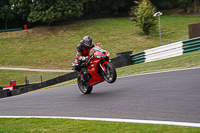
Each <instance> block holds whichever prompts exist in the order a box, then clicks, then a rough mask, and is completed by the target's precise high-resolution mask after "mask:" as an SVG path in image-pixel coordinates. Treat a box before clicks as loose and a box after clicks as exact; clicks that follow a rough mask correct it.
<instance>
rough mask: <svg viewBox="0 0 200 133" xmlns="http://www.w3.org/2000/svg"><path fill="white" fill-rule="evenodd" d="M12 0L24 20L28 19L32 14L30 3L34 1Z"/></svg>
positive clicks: (19, 15) (16, 10)
mask: <svg viewBox="0 0 200 133" xmlns="http://www.w3.org/2000/svg"><path fill="white" fill-rule="evenodd" d="M10 2H11V4H12V5H13V10H14V12H15V13H16V14H17V15H18V17H20V18H22V20H27V17H28V15H29V14H30V8H29V5H30V4H31V3H32V0H10Z"/></svg>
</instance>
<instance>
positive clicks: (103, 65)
mask: <svg viewBox="0 0 200 133" xmlns="http://www.w3.org/2000/svg"><path fill="white" fill-rule="evenodd" d="M108 62H109V61H105V62H104V63H103V64H101V63H100V62H99V66H100V67H101V69H102V71H103V72H104V73H105V74H107V71H106V68H105V64H106V63H108Z"/></svg>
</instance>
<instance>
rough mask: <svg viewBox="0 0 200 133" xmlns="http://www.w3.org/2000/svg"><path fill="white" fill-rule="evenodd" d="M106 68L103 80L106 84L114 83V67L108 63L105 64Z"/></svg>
mask: <svg viewBox="0 0 200 133" xmlns="http://www.w3.org/2000/svg"><path fill="white" fill-rule="evenodd" d="M105 68H106V73H104V76H103V78H104V79H105V80H106V81H107V82H108V83H114V82H115V81H116V78H117V72H116V70H115V67H114V66H113V64H112V63H110V62H108V63H106V64H105Z"/></svg>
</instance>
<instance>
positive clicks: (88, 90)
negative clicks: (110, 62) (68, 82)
mask: <svg viewBox="0 0 200 133" xmlns="http://www.w3.org/2000/svg"><path fill="white" fill-rule="evenodd" d="M77 84H78V88H79V89H80V91H81V92H82V93H83V94H90V93H91V92H92V89H93V86H91V87H89V86H88V84H87V82H86V83H83V82H82V81H81V76H80V75H79V76H78V78H77Z"/></svg>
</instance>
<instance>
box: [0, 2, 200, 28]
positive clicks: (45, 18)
mask: <svg viewBox="0 0 200 133" xmlns="http://www.w3.org/2000/svg"><path fill="white" fill-rule="evenodd" d="M134 1H138V2H141V1H142V0H0V29H7V28H8V29H9V28H18V27H22V26H23V25H24V24H29V25H30V26H33V25H37V24H48V25H53V24H55V23H56V22H62V21H68V20H76V19H81V18H82V19H88V18H101V17H115V16H124V15H128V14H129V12H130V9H131V7H132V6H136V5H135V2H134ZM150 1H151V2H152V4H153V5H154V6H155V7H156V8H157V10H163V9H173V8H181V9H183V10H184V11H185V12H188V13H189V12H200V8H199V3H200V2H199V1H200V0H159V1H158V0H150ZM195 5H196V6H195Z"/></svg>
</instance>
